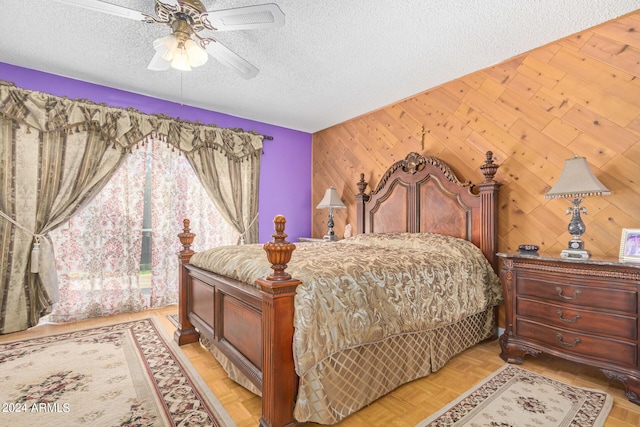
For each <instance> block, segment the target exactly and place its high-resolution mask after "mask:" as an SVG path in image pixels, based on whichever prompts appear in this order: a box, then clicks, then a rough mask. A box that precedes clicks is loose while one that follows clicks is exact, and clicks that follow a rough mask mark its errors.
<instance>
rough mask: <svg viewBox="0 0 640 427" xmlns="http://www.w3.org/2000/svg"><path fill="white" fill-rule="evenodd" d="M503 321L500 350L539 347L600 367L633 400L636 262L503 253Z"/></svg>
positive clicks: (639, 392) (523, 351)
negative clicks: (504, 320)
mask: <svg viewBox="0 0 640 427" xmlns="http://www.w3.org/2000/svg"><path fill="white" fill-rule="evenodd" d="M498 257H499V258H500V259H501V260H502V269H501V271H500V280H501V282H502V291H503V294H504V299H505V314H506V325H505V326H506V327H505V332H504V334H502V336H501V337H500V346H501V348H502V353H501V354H500V357H502V359H504V360H505V361H507V362H509V363H517V364H521V363H523V361H524V356H525V355H527V354H529V355H532V356H537V355H538V354H540V353H542V352H546V353H549V354H552V355H554V356H558V357H562V358H565V359H568V360H572V361H575V362H579V363H584V364H586V365H591V366H595V367H597V368H599V369H600V370H601V371H602V372H603V373H604V374H605V375H606V376H607V377H608V378H610V379H614V380H618V381H621V382H622V383H624V385H625V388H626V394H627V398H628V399H629V400H630V401H632V402H634V403H636V404H640V362H639V357H640V355H639V348H640V341H639V337H638V329H639V324H638V306H639V300H638V296H639V294H640V293H639V291H640V265H638V264H624V263H621V262H618V261H617V260H614V259H601V258H600V259H598V258H590V259H586V260H572V259H566V258H560V257H555V256H546V255H545V254H541V255H540V256H536V255H521V254H502V253H499V254H498Z"/></svg>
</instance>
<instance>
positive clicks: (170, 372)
mask: <svg viewBox="0 0 640 427" xmlns="http://www.w3.org/2000/svg"><path fill="white" fill-rule="evenodd" d="M0 383H1V384H2V385H1V386H0V404H1V405H2V407H0V425H6V426H38V427H41V426H57V427H59V426H140V427H143V426H198V427H200V426H218V427H232V426H235V423H234V422H233V420H232V419H231V418H230V416H229V415H228V414H227V413H226V412H225V410H224V408H223V407H222V405H221V404H220V402H219V401H218V400H217V399H216V398H215V396H214V395H213V394H212V392H211V390H210V389H209V388H208V386H207V385H206V383H205V382H204V381H203V380H202V378H201V377H200V375H199V374H198V373H197V371H196V370H195V369H194V368H193V366H192V365H191V364H190V362H189V361H188V359H187V358H186V357H185V356H184V354H183V353H182V350H180V348H179V347H178V346H177V344H175V343H174V341H173V340H171V339H170V337H168V334H167V333H166V332H165V331H164V330H163V327H162V325H161V324H160V323H157V321H156V320H155V319H153V318H149V319H142V320H136V321H132V322H126V323H119V324H115V325H109V326H104V327H99V328H93V329H87V330H82V331H77V332H71V333H64V334H59V335H52V336H47V337H43V338H34V339H29V340H24V341H13V342H8V343H2V344H0Z"/></svg>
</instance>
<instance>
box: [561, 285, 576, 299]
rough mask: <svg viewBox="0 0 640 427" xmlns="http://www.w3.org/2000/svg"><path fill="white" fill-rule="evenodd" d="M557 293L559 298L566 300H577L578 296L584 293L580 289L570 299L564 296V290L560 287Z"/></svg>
mask: <svg viewBox="0 0 640 427" xmlns="http://www.w3.org/2000/svg"><path fill="white" fill-rule="evenodd" d="M556 291H557V292H558V296H560V297H562V298H564V299H577V298H578V295H580V294H581V293H582V291H581V290H580V289H576V290H575V292H573V296H572V297H570V296H568V295H562V288H561V287H560V286H557V287H556Z"/></svg>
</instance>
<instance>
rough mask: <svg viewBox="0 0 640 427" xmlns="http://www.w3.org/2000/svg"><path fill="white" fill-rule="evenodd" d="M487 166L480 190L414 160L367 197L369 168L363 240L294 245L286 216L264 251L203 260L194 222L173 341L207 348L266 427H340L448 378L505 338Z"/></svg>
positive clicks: (491, 170) (433, 161)
mask: <svg viewBox="0 0 640 427" xmlns="http://www.w3.org/2000/svg"><path fill="white" fill-rule="evenodd" d="M480 169H481V172H482V174H483V175H484V180H483V181H482V182H480V183H478V184H472V183H471V182H470V181H462V180H460V179H459V178H458V176H457V175H456V173H455V172H454V171H453V169H452V168H451V167H450V166H449V165H447V164H446V163H445V162H443V161H442V160H440V159H438V158H436V157H432V156H422V155H420V154H417V153H410V154H409V155H407V157H406V158H405V159H403V160H400V161H398V162H395V163H394V164H393V165H391V167H389V169H388V170H387V171H386V172H385V173H384V174H383V176H382V178H381V179H380V182H379V183H378V185H377V187H376V188H375V189H374V190H373V191H371V192H369V193H367V192H366V189H367V186H368V184H367V183H366V182H365V180H364V174H361V176H360V181H359V182H358V183H357V187H358V190H359V191H358V194H357V195H356V197H355V199H356V201H355V203H356V205H357V227H356V230H357V233H356V235H355V236H353V237H351V238H348V239H344V240H341V241H339V242H335V243H334V242H332V243H298V244H296V245H294V244H292V243H289V242H287V241H286V237H287V236H286V233H285V223H286V219H285V218H284V217H282V216H277V217H276V218H275V219H274V234H273V240H272V241H271V242H268V243H266V244H265V245H264V247H263V246H262V245H244V246H235V247H226V248H224V249H220V248H215V249H212V250H210V251H203V252H202V253H198V254H195V253H194V252H193V251H192V250H191V249H190V245H191V243H192V242H193V238H194V234H193V233H192V232H191V230H190V229H189V221H188V220H185V223H184V230H183V232H182V233H180V234H179V237H180V240H181V243H182V245H183V250H182V251H181V252H180V253H179V258H180V261H181V262H180V264H181V265H180V273H179V274H180V279H179V280H180V288H179V310H178V318H179V319H178V320H179V327H178V328H177V330H176V333H175V340H176V341H177V342H178V344H180V345H182V344H185V343H191V342H195V341H197V340H200V341H201V342H202V343H203V344H204V345H205V346H206V347H207V348H209V349H210V350H211V352H212V353H213V354H214V356H215V357H216V359H218V360H219V361H220V363H221V364H222V365H223V367H224V368H225V370H226V371H227V373H228V374H229V376H230V377H231V378H232V379H233V380H235V381H237V382H239V383H240V384H242V385H244V386H245V387H247V388H248V389H250V390H252V391H254V392H255V393H257V394H259V395H261V396H262V417H261V419H260V425H261V426H270V427H280V426H288V425H295V424H297V423H301V422H317V423H320V424H334V423H336V422H338V421H339V420H341V419H343V418H344V417H346V416H348V415H349V414H351V413H353V412H355V411H356V410H358V409H360V408H361V407H363V406H365V405H367V404H369V403H371V402H372V401H373V400H375V399H377V398H378V397H380V396H382V395H384V394H386V393H388V392H389V391H391V390H393V389H394V388H396V387H398V386H399V385H401V384H404V383H406V382H408V381H411V380H413V379H416V378H420V377H423V376H425V375H428V374H429V373H430V372H433V371H436V370H438V369H439V368H440V367H442V366H443V365H444V364H445V363H446V362H447V361H448V360H449V359H450V358H451V357H453V356H454V355H455V354H458V353H459V352H461V351H463V350H465V349H466V348H468V347H470V346H472V345H475V344H477V343H478V342H481V341H482V340H485V339H487V338H491V337H495V336H496V330H495V314H496V306H497V305H498V304H500V303H501V302H502V299H501V298H502V291H501V287H500V284H499V281H498V278H497V276H496V274H495V271H496V267H497V264H496V263H497V261H496V240H497V238H496V233H497V228H496V222H497V220H496V218H497V199H498V191H499V188H500V184H499V183H497V182H496V181H495V180H494V177H495V174H496V172H497V169H498V165H497V164H496V163H495V162H494V161H493V155H492V153H491V152H487V153H486V160H485V161H484V163H483V164H482V165H480ZM296 246H297V248H296ZM265 252H266V253H265ZM376 257H377V258H376ZM341 268H342V270H341ZM347 270H348V272H349V273H351V274H350V275H348V276H347ZM438 279H442V281H439V280H438ZM463 283H464V284H465V286H463V285H462V284H463Z"/></svg>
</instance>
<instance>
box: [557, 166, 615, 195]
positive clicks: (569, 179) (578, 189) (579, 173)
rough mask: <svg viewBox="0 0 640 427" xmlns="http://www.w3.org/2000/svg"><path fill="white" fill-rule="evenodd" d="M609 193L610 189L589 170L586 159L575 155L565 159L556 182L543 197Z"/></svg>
mask: <svg viewBox="0 0 640 427" xmlns="http://www.w3.org/2000/svg"><path fill="white" fill-rule="evenodd" d="M609 194H611V191H609V189H608V188H607V187H605V186H604V185H603V184H602V183H601V182H600V181H599V180H598V178H596V176H595V175H594V174H593V172H591V169H590V168H589V165H588V164H587V159H585V158H584V157H578V156H575V157H574V158H572V159H568V160H566V161H565V163H564V168H563V169H562V173H561V174H560V178H558V182H556V184H555V185H554V186H553V187H551V190H549V192H548V193H547V194H546V195H545V197H546V198H547V199H558V198H584V197H586V196H595V195H609Z"/></svg>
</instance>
